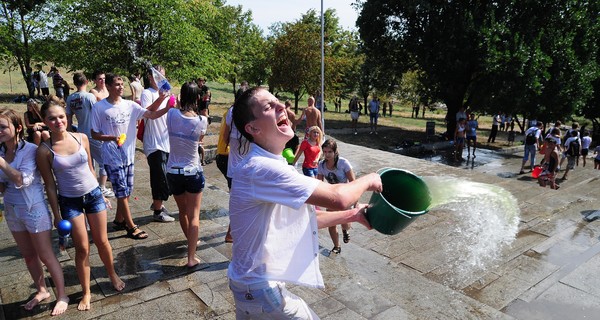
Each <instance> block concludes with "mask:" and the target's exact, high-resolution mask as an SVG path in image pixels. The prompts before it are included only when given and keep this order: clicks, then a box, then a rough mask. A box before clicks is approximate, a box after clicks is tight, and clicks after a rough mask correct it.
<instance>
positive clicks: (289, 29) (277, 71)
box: [269, 21, 321, 113]
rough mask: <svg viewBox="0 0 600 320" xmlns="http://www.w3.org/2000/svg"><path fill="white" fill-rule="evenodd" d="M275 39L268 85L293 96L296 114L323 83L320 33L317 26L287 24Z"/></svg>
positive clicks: (296, 23) (298, 23) (300, 23)
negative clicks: (308, 94) (301, 102)
mask: <svg viewBox="0 0 600 320" xmlns="http://www.w3.org/2000/svg"><path fill="white" fill-rule="evenodd" d="M280 32H281V34H278V35H277V36H276V37H275V41H274V46H273V56H272V60H271V63H270V64H271V70H272V74H271V78H270V80H269V83H270V84H271V85H272V86H274V87H276V88H279V89H282V90H284V91H287V92H291V93H293V94H294V100H295V112H296V113H297V112H298V101H299V100H300V98H301V97H302V95H304V94H305V93H306V92H314V91H316V89H317V88H318V87H317V84H319V83H320V81H319V76H320V70H321V64H320V62H321V55H320V51H319V50H318V48H319V39H320V30H319V29H318V28H316V26H315V25H314V24H307V23H302V22H300V21H298V22H295V23H288V24H284V25H282V27H281V30H280Z"/></svg>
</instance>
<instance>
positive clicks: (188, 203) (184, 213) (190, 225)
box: [173, 192, 202, 268]
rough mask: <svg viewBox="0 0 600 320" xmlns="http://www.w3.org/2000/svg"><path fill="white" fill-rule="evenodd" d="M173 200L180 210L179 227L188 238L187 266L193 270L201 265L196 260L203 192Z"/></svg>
mask: <svg viewBox="0 0 600 320" xmlns="http://www.w3.org/2000/svg"><path fill="white" fill-rule="evenodd" d="M173 198H175V202H176V203H177V207H178V208H179V225H180V226H181V230H182V231H183V234H184V235H185V237H186V238H187V245H188V253H187V264H186V266H187V267H189V268H191V267H194V266H196V265H197V264H198V263H200V260H199V259H198V258H196V248H197V246H198V233H199V229H200V204H201V203H202V192H199V193H189V192H184V193H183V194H180V195H177V196H176V195H173Z"/></svg>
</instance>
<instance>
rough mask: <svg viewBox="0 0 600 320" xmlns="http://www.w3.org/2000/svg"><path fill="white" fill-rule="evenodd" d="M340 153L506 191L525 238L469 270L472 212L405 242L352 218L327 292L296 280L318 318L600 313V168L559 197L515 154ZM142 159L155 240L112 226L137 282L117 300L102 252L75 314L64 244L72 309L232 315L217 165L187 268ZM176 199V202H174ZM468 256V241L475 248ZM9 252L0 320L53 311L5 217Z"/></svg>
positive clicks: (1, 274)
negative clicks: (480, 157) (434, 158)
mask: <svg viewBox="0 0 600 320" xmlns="http://www.w3.org/2000/svg"><path fill="white" fill-rule="evenodd" d="M374 139H376V137H374ZM340 153H341V154H342V155H343V156H344V157H346V158H348V159H349V160H350V162H351V163H352V164H353V165H354V168H355V171H356V173H357V175H359V176H360V175H362V174H365V173H368V172H373V171H376V170H378V169H380V168H382V167H398V168H403V169H407V170H410V171H413V172H415V173H416V174H418V175H422V176H431V175H432V174H435V175H436V176H447V177H451V178H452V179H454V180H456V181H461V180H460V179H464V181H474V182H483V183H487V184H493V185H497V186H501V187H503V188H505V189H506V190H508V191H510V192H511V193H512V194H513V195H514V197H516V199H517V200H518V206H519V207H520V209H521V214H520V218H519V219H520V223H519V226H518V234H517V236H516V240H515V241H514V242H512V244H511V245H510V246H507V247H504V248H501V249H499V250H498V252H497V253H498V255H499V257H498V259H497V260H495V261H493V263H490V264H489V265H486V264H484V265H478V266H474V268H473V271H472V272H466V273H465V272H463V271H462V270H456V269H455V268H454V267H455V266H456V265H455V264H452V263H448V261H452V260H451V258H453V259H458V258H461V255H462V251H461V250H456V249H457V248H454V251H452V252H450V251H448V247H447V246H446V245H444V244H452V243H462V242H461V241H464V240H465V235H464V234H461V233H460V232H457V230H459V231H460V230H461V229H457V226H458V225H460V224H461V223H464V222H467V223H468V222H469V219H471V218H469V217H468V216H467V218H466V219H464V221H461V220H460V218H459V217H460V216H458V215H457V213H456V212H453V211H452V210H451V209H448V208H445V209H443V208H436V209H433V210H431V212H430V213H428V214H426V215H424V216H422V217H421V218H419V219H417V221H416V222H414V223H413V224H412V225H410V226H409V227H408V228H406V229H405V230H404V231H403V232H401V233H399V234H398V235H395V236H385V235H382V234H379V233H377V232H376V231H368V230H366V229H365V228H364V227H362V226H359V225H354V227H353V229H352V232H351V236H352V239H351V242H350V243H349V244H343V245H342V253H341V254H340V255H332V256H329V249H330V248H331V247H332V245H331V240H330V239H329V235H328V233H327V230H321V232H320V238H321V239H320V240H321V241H320V243H321V246H322V247H321V253H322V255H321V256H320V262H321V270H322V272H323V275H324V278H325V283H326V287H325V288H324V289H323V290H318V289H310V288H304V287H299V286H291V288H290V289H291V291H292V292H294V293H296V294H298V295H300V296H301V297H303V298H304V299H305V300H306V301H307V302H308V303H309V305H310V306H311V307H312V308H313V309H314V310H315V311H316V312H317V314H319V315H320V317H321V318H323V319H512V318H517V319H567V318H568V319H583V318H586V319H592V318H597V317H598V314H600V307H599V303H598V301H600V278H599V277H598V276H597V274H598V269H599V268H600V254H599V253H600V244H599V243H598V236H599V235H600V225H599V223H598V222H586V221H584V220H583V219H582V217H583V215H584V214H587V213H590V212H592V211H593V210H596V209H600V200H599V192H598V190H600V180H599V179H598V176H599V175H600V171H594V170H592V168H590V167H586V168H577V170H575V171H573V172H572V173H571V176H570V179H569V180H568V181H565V182H563V183H562V184H561V186H562V187H561V189H560V191H554V190H550V189H542V188H540V187H539V186H537V185H536V184H535V183H534V181H532V180H531V178H529V177H528V176H527V175H516V174H515V173H516V172H518V169H519V166H520V161H521V160H520V157H519V154H516V155H514V156H510V155H509V156H507V157H501V158H498V159H495V160H494V161H490V162H489V163H485V164H482V165H477V166H471V165H467V164H466V163H462V164H460V165H457V166H456V167H451V166H445V165H441V164H438V163H435V162H431V161H426V160H419V159H414V158H409V157H405V156H401V155H397V154H393V153H390V152H385V151H380V150H373V149H368V148H363V147H359V146H353V145H348V144H344V143H340ZM136 156H137V162H136V178H135V179H136V180H135V185H136V189H135V191H134V194H133V196H132V197H131V210H132V212H133V215H134V220H135V222H136V223H137V224H139V225H140V226H141V227H142V229H144V230H146V231H147V232H148V233H149V235H150V237H149V238H148V239H147V240H141V241H134V240H130V239H128V238H126V237H124V232H123V231H117V232H115V231H112V230H111V229H110V227H109V238H110V241H111V244H112V246H113V251H114V257H115V266H116V269H117V272H118V274H119V275H121V277H122V278H123V279H124V280H125V282H126V284H127V288H126V290H125V292H123V293H121V294H118V293H116V292H115V291H114V290H113V289H112V288H111V285H110V281H109V280H108V277H107V275H106V271H105V270H104V268H103V266H102V263H101V261H100V259H99V258H98V255H97V251H96V248H95V247H94V246H92V252H91V259H90V261H91V265H92V282H93V283H92V285H93V286H92V295H93V297H92V309H91V310H90V311H87V312H79V311H77V308H76V306H77V302H78V301H79V298H80V293H79V291H80V286H79V285H78V280H77V276H76V273H75V266H74V260H73V259H74V250H73V249H72V248H70V249H68V250H67V251H66V252H64V253H58V250H57V255H58V256H59V258H60V261H61V263H62V266H63V268H64V272H65V277H66V285H67V291H68V294H70V297H71V304H70V306H69V310H68V311H67V313H66V315H65V316H63V317H65V318H69V319H95V318H102V319H128V318H129V319H148V318H153V319H163V318H165V319H234V318H235V316H234V312H233V311H234V306H233V300H232V296H231V293H230V291H229V289H228V287H227V278H226V270H227V266H228V263H229V259H230V257H231V245H229V244H225V243H223V238H224V235H225V231H226V229H227V224H228V217H227V214H228V193H227V185H226V182H225V180H224V179H223V177H222V176H221V174H220V172H219V171H218V170H217V168H216V166H215V164H214V162H213V163H211V164H209V165H207V166H206V167H205V171H206V172H205V173H206V177H207V184H206V189H205V191H204V196H203V202H202V212H201V230H200V246H199V247H198V252H197V254H198V257H199V258H200V259H201V261H202V263H201V264H200V265H199V267H197V268H195V269H193V270H190V269H187V268H186V267H184V266H183V265H184V264H185V255H186V249H185V239H184V236H183V233H182V232H181V230H180V227H179V224H178V223H177V222H174V223H167V224H163V223H157V222H153V221H152V218H151V212H150V210H148V207H149V205H150V201H151V199H150V191H149V187H148V186H149V181H148V179H149V178H148V167H147V165H146V161H145V159H144V157H143V154H141V153H140V152H138V153H137V155H136ZM592 163H593V162H592ZM588 166H589V165H588ZM369 196H370V195H368V194H366V195H364V196H363V199H362V200H363V201H364V202H366V201H368V198H369ZM113 203H114V201H113ZM113 206H116V204H114V205H113ZM166 206H167V207H168V209H170V210H171V211H175V210H176V205H175V202H174V201H173V200H169V201H168V202H167V203H166ZM467 211H468V210H467ZM466 214H469V212H466ZM113 217H114V211H111V212H109V221H112V219H113ZM463 217H464V216H463ZM463 230H464V229H463ZM55 238H56V236H55ZM55 238H54V240H56V239H55ZM485 240H486V239H475V241H476V242H477V241H485ZM55 243H56V242H55ZM55 247H56V245H55ZM458 249H460V248H458ZM55 250H56V248H55ZM467 251H468V248H466V247H465V248H464V254H465V255H467V254H468V252H467ZM0 252H1V253H0V299H1V305H0V319H17V318H46V317H50V316H49V314H50V309H51V307H52V306H53V304H54V296H53V297H52V299H51V300H50V301H47V302H46V303H45V304H42V305H41V306H40V307H38V308H36V309H34V310H33V311H31V312H26V311H25V310H24V309H23V308H22V307H21V306H22V305H23V304H24V302H26V301H27V300H26V299H27V298H28V297H29V296H30V295H31V294H33V293H34V289H33V287H32V286H31V279H30V276H29V274H28V273H27V270H26V267H25V264H24V262H23V260H22V258H21V257H20V255H19V253H18V250H17V248H16V246H15V243H14V241H13V240H12V236H11V235H10V233H9V232H8V230H7V227H6V223H1V224H0ZM459 271H461V272H462V273H458V272H459ZM467 271H468V269H467ZM457 275H460V277H458V278H457ZM47 279H48V282H49V284H50V280H49V278H47ZM457 279H458V280H459V281H456V280H457Z"/></svg>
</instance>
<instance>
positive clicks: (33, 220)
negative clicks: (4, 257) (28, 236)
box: [4, 201, 52, 233]
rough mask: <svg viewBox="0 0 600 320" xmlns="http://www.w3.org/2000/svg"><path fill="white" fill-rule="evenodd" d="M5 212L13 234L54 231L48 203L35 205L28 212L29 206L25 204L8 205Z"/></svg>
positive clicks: (42, 202)
mask: <svg viewBox="0 0 600 320" xmlns="http://www.w3.org/2000/svg"><path fill="white" fill-rule="evenodd" d="M4 210H5V212H4V216H5V217H6V224H7V225H8V229H10V231H12V232H23V231H27V232H29V233H40V232H44V231H48V230H52V218H51V217H50V210H48V204H47V203H46V201H41V202H38V203H36V204H34V205H33V207H32V208H31V210H28V209H27V205H24V204H23V205H19V204H16V205H13V204H8V203H6V204H5V205H4Z"/></svg>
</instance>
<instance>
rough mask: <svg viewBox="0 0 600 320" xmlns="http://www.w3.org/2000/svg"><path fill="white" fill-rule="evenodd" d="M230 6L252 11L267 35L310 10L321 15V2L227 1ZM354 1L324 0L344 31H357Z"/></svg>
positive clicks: (255, 20) (293, 0)
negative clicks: (278, 25) (274, 28)
mask: <svg viewBox="0 0 600 320" xmlns="http://www.w3.org/2000/svg"><path fill="white" fill-rule="evenodd" d="M226 1H227V2H226V4H228V5H241V6H242V7H243V9H244V11H248V10H250V11H252V18H253V19H254V23H255V24H257V25H258V26H259V27H261V28H262V29H263V30H264V32H265V34H267V33H268V32H269V29H268V28H269V26H270V25H271V24H273V23H275V22H292V21H295V20H298V19H300V17H301V16H302V14H304V13H306V12H307V11H308V10H309V9H315V11H316V12H317V13H318V14H320V13H321V0H226ZM353 2H354V0H323V8H324V10H327V9H328V8H332V9H335V11H336V14H337V16H338V18H339V19H340V25H341V26H342V27H343V28H344V29H347V30H348V29H352V30H355V29H356V27H355V24H356V18H357V17H358V13H357V12H356V11H355V10H354V8H353V7H352V5H351V4H352V3H353Z"/></svg>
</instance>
